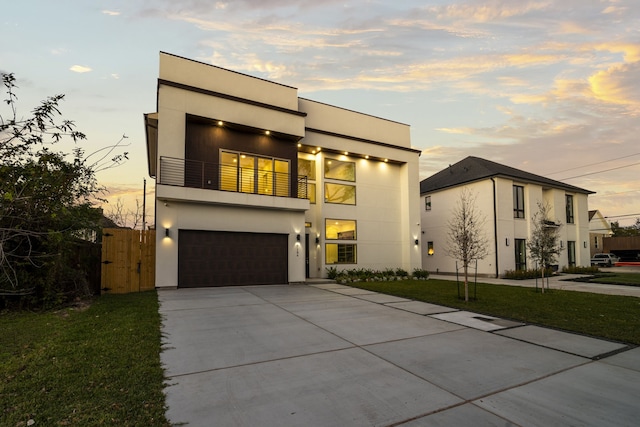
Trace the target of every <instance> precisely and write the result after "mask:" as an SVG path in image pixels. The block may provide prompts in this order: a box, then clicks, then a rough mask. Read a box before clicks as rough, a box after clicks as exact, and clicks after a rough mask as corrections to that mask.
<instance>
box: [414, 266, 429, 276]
mask: <svg viewBox="0 0 640 427" xmlns="http://www.w3.org/2000/svg"><path fill="white" fill-rule="evenodd" d="M412 276H413V278H414V279H428V278H429V272H428V271H427V270H423V269H421V268H415V269H414V270H413V274H412Z"/></svg>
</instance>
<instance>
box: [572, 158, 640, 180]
mask: <svg viewBox="0 0 640 427" xmlns="http://www.w3.org/2000/svg"><path fill="white" fill-rule="evenodd" d="M636 165H640V162H638V163H631V164H630V165H625V166H618V167H616V168H611V169H605V170H601V171H597V172H589V173H585V174H582V175H576V176H571V177H569V178H561V179H560V180H561V181H566V180H568V179H574V178H582V177H583V176H589V175H596V174H599V173H604V172H611V171H614V170H618V169H624V168H628V167H631V166H636Z"/></svg>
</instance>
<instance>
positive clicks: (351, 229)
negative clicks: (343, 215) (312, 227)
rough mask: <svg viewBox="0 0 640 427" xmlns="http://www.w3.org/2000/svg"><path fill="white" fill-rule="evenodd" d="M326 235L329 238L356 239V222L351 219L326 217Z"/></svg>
mask: <svg viewBox="0 0 640 427" xmlns="http://www.w3.org/2000/svg"><path fill="white" fill-rule="evenodd" d="M324 224H325V225H324V237H325V239H327V240H356V239H357V236H356V222H355V221H354V220H350V219H347V220H345V219H330V218H327V219H325V222H324Z"/></svg>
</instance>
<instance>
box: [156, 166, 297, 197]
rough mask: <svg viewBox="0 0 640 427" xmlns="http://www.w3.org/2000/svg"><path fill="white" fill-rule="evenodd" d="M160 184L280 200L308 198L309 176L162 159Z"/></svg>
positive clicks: (159, 175) (159, 176)
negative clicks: (270, 197)
mask: <svg viewBox="0 0 640 427" xmlns="http://www.w3.org/2000/svg"><path fill="white" fill-rule="evenodd" d="M158 184H160V185H167V186H172V187H183V188H194V189H204V190H216V191H222V192H229V193H243V194H247V195H250V194H253V195H261V196H272V197H277V198H297V199H307V198H308V197H307V194H308V193H307V177H306V176H297V175H292V174H289V173H284V172H276V171H272V170H260V169H250V168H242V167H239V166H235V165H232V164H216V163H207V162H201V161H199V160H188V159H178V158H174V157H165V156H162V157H160V170H159V174H158ZM206 198H207V199H209V198H210V196H207V197H206ZM226 199H228V198H226Z"/></svg>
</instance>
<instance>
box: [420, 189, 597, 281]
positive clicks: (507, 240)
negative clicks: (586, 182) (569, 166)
mask: <svg viewBox="0 0 640 427" xmlns="http://www.w3.org/2000/svg"><path fill="white" fill-rule="evenodd" d="M514 185H515V186H520V187H523V190H524V191H523V193H524V217H523V218H516V217H515V215H514V190H513V189H514ZM463 189H466V190H468V191H469V192H470V193H471V194H473V195H474V196H475V197H476V203H475V208H476V211H477V213H478V216H479V217H482V218H484V225H483V227H482V229H483V234H484V236H485V237H486V239H487V242H488V249H489V250H488V252H489V254H488V256H487V257H486V258H484V259H482V260H479V261H478V266H477V273H478V275H482V276H489V277H501V276H503V275H504V274H505V272H506V271H510V270H516V269H517V265H516V241H517V240H519V241H521V242H522V241H524V242H525V244H526V242H528V240H529V239H530V237H531V232H532V229H533V216H534V215H535V214H536V213H537V211H538V204H539V203H544V204H547V205H548V206H549V207H550V208H551V209H550V213H549V216H550V219H552V220H554V221H556V222H557V223H560V224H562V225H561V227H560V228H559V231H560V244H561V249H562V250H561V253H560V256H559V257H558V260H557V263H558V267H559V269H560V270H561V269H562V268H563V267H565V266H568V265H570V264H575V265H577V266H588V265H589V260H590V251H589V243H588V242H589V218H588V204H587V203H588V202H587V194H586V193H584V192H571V191H567V190H566V189H560V188H552V187H549V186H543V185H540V184H536V183H533V182H527V181H519V180H517V179H514V178H512V177H508V176H493V177H490V178H487V179H482V180H478V181H473V182H468V183H465V184H464V185H456V186H452V187H448V188H444V189H441V190H437V191H430V192H426V193H423V194H421V224H422V231H421V232H422V240H423V251H422V265H423V268H424V269H426V270H429V271H430V272H439V273H444V274H452V273H455V272H456V260H455V259H453V258H451V257H450V256H448V255H447V247H448V244H449V242H448V236H447V234H448V223H449V219H450V217H451V213H452V211H453V209H454V208H455V206H456V204H457V203H459V200H460V197H461V193H462V191H463ZM567 195H571V196H573V204H574V209H573V213H574V216H573V223H567V218H566V196H567ZM426 198H429V200H430V210H427V209H426V207H425V204H426V201H425V199H426ZM430 245H432V247H433V250H432V254H429V252H430V251H429V247H430ZM569 248H571V250H573V251H574V255H575V260H574V262H572V260H571V259H570V258H572V256H571V255H570V253H569V250H568V249H569ZM525 253H526V265H520V266H519V267H520V268H523V267H524V268H527V269H534V268H536V266H535V265H534V261H533V260H532V259H531V258H530V257H529V255H528V249H527V250H525ZM458 267H459V268H460V269H461V268H462V266H461V265H458ZM461 271H462V270H460V272H461ZM472 272H473V271H472Z"/></svg>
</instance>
